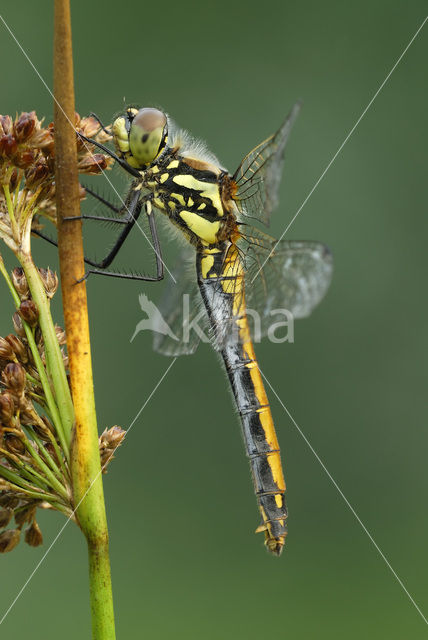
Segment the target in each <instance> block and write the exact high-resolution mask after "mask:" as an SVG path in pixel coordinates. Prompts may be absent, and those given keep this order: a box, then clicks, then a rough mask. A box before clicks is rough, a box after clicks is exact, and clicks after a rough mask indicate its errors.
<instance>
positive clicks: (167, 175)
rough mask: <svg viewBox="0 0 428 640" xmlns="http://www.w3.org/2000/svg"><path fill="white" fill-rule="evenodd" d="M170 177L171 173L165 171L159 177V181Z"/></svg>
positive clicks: (164, 180)
mask: <svg viewBox="0 0 428 640" xmlns="http://www.w3.org/2000/svg"><path fill="white" fill-rule="evenodd" d="M168 178H169V173H164V174H162V175H161V177H160V178H159V182H162V183H163V182H166V181H167V180H168Z"/></svg>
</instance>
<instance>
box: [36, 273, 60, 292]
mask: <svg viewBox="0 0 428 640" xmlns="http://www.w3.org/2000/svg"><path fill="white" fill-rule="evenodd" d="M39 273H40V277H41V280H42V282H43V286H44V288H45V291H46V295H47V296H48V298H53V297H54V295H55V292H56V290H57V289H58V276H57V275H56V273H55V271H52V269H49V268H48V269H39Z"/></svg>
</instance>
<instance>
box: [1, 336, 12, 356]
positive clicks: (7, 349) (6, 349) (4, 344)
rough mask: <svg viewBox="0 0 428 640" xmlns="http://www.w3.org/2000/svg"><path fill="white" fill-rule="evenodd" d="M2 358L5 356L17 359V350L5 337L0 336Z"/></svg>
mask: <svg viewBox="0 0 428 640" xmlns="http://www.w3.org/2000/svg"><path fill="white" fill-rule="evenodd" d="M0 358H4V360H14V359H15V352H14V350H13V349H12V347H11V345H10V344H9V342H8V341H7V340H6V339H5V338H0Z"/></svg>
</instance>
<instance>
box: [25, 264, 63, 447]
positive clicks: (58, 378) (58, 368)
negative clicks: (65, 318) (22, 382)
mask: <svg viewBox="0 0 428 640" xmlns="http://www.w3.org/2000/svg"><path fill="white" fill-rule="evenodd" d="M18 259H19V261H20V263H21V265H22V268H23V269H24V272H25V276H26V278H27V282H28V286H29V288H30V291H31V297H32V298H33V300H34V302H35V303H36V304H37V308H38V310H39V324H40V328H41V330H42V334H43V341H44V345H45V354H46V368H47V370H48V373H49V375H50V377H51V380H52V384H53V388H54V390H55V399H56V404H57V406H58V411H59V414H60V417H61V424H62V427H63V431H64V437H65V440H66V442H67V449H68V448H69V447H70V442H71V434H72V430H73V425H74V411H73V403H72V400H71V394H70V388H69V386H68V381H67V375H66V372H65V367H64V362H63V358H62V353H61V349H60V346H59V344H58V338H57V337H56V332H55V326H54V323H53V320H52V315H51V310H50V303H49V300H48V297H47V295H46V292H45V289H44V287H43V283H42V281H41V279H40V275H39V272H38V270H37V268H36V266H35V264H34V262H33V259H32V257H31V256H30V255H26V254H24V253H22V252H20V253H19V254H18Z"/></svg>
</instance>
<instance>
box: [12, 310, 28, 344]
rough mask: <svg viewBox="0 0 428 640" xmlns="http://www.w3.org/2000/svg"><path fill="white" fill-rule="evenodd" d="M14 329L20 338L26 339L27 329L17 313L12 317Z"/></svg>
mask: <svg viewBox="0 0 428 640" xmlns="http://www.w3.org/2000/svg"><path fill="white" fill-rule="evenodd" d="M12 322H13V328H14V329H15V332H16V334H17V335H18V336H20V337H21V338H25V329H24V325H23V324H22V318H21V316H20V315H19V313H18V312H17V311H15V313H14V314H13V316H12Z"/></svg>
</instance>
